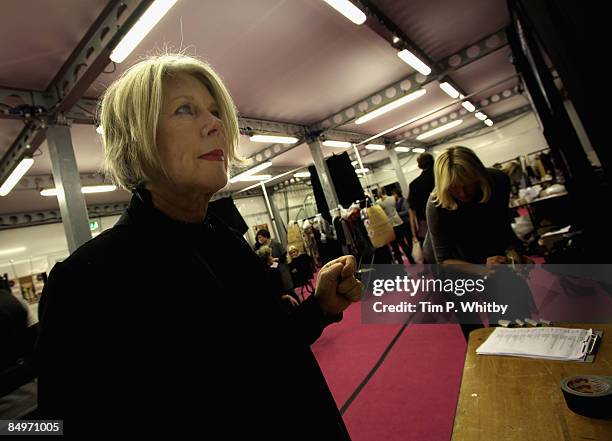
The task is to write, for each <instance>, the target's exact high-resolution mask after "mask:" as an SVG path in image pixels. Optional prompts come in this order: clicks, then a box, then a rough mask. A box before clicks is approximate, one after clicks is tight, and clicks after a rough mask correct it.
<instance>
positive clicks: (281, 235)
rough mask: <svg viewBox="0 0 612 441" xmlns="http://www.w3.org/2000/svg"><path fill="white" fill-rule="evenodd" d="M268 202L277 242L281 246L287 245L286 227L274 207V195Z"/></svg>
mask: <svg viewBox="0 0 612 441" xmlns="http://www.w3.org/2000/svg"><path fill="white" fill-rule="evenodd" d="M264 187H265V185H264ZM285 194H286V193H285ZM269 202H270V209H271V210H272V213H274V226H275V228H276V233H277V234H278V236H277V238H278V241H279V242H280V243H282V244H283V245H287V227H286V226H285V224H284V223H283V218H282V217H281V215H280V211H278V208H277V207H276V202H275V201H274V193H272V196H271V197H270V198H269ZM288 211H289V208H287V212H288Z"/></svg>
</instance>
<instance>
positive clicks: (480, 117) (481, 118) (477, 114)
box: [474, 112, 488, 121]
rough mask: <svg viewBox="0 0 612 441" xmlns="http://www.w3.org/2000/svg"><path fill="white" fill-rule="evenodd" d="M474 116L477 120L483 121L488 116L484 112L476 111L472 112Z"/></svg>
mask: <svg viewBox="0 0 612 441" xmlns="http://www.w3.org/2000/svg"><path fill="white" fill-rule="evenodd" d="M474 116H475V117H476V118H478V119H479V120H481V121H484V120H485V119H487V118H488V116H487V115H485V114H484V113H482V112H476V113H475V114H474Z"/></svg>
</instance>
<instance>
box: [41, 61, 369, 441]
mask: <svg viewBox="0 0 612 441" xmlns="http://www.w3.org/2000/svg"><path fill="white" fill-rule="evenodd" d="M99 120H100V127H102V128H103V130H102V135H101V136H102V145H103V146H104V160H105V168H106V171H107V173H108V174H110V176H111V177H112V179H113V181H114V182H115V183H117V184H118V185H120V186H121V187H122V188H124V189H126V190H129V191H131V192H132V193H133V196H132V199H131V201H130V204H129V206H128V208H127V209H126V211H125V212H124V213H123V215H122V216H121V218H120V220H119V221H118V222H117V224H115V226H113V228H110V229H108V230H106V231H104V232H103V233H101V234H100V235H98V236H97V237H95V238H94V239H92V240H90V241H88V242H87V243H85V244H84V245H82V246H81V247H79V248H78V249H77V250H76V251H74V252H73V253H72V254H71V255H70V256H69V257H68V258H67V259H65V260H64V261H62V262H59V263H57V264H55V266H54V267H53V270H52V271H51V273H50V274H49V278H48V280H47V284H46V285H45V288H44V291H43V294H42V298H41V300H40V332H39V336H38V340H37V345H36V356H35V360H36V366H37V369H38V406H39V407H38V410H39V417H40V419H62V420H64V423H65V425H66V431H68V429H70V433H72V434H74V435H77V437H79V436H80V437H81V438H83V437H86V436H87V435H88V434H91V432H92V428H94V427H95V430H96V433H97V434H98V435H101V436H103V437H108V436H110V433H112V432H116V426H115V425H113V424H100V422H101V418H102V417H104V416H107V417H112V418H113V420H114V421H128V420H130V419H133V418H134V416H135V413H136V412H137V413H138V414H142V415H146V420H147V421H148V422H152V423H151V424H139V425H132V426H130V427H127V426H125V425H124V426H123V427H122V429H126V428H127V429H128V432H127V433H130V434H134V433H136V432H138V433H139V435H140V436H143V434H144V436H148V435H152V434H153V433H155V435H156V436H162V437H164V436H170V433H172V436H173V437H175V438H182V437H187V433H191V432H193V427H192V426H191V425H187V426H188V427H178V426H180V425H177V424H176V422H177V421H179V420H182V421H190V422H196V421H197V422H198V423H200V424H202V425H204V426H205V427H206V431H209V432H210V433H215V434H216V435H215V436H216V437H217V438H219V439H291V440H318V439H321V440H324V439H325V440H342V441H348V440H350V436H349V434H348V432H347V430H346V428H345V426H344V423H343V422H342V417H341V415H340V412H339V411H338V408H337V406H336V404H335V402H334V398H333V396H332V394H331V392H330V390H329V388H328V387H327V384H326V383H325V379H324V376H323V373H322V372H321V369H320V367H319V365H318V363H317V360H316V358H315V357H314V354H313V353H312V351H311V349H310V345H311V344H313V343H314V341H315V340H317V338H319V336H320V335H321V333H322V332H323V329H324V328H325V327H326V326H327V325H329V324H331V323H334V322H338V321H339V320H341V319H342V312H343V311H344V310H345V309H346V308H348V307H349V305H350V304H351V303H353V302H356V301H358V300H359V299H360V298H361V293H362V285H361V282H359V281H358V280H357V279H356V277H355V271H356V261H355V258H354V257H353V256H343V257H340V258H338V259H335V260H332V261H330V262H329V263H327V264H326V265H325V266H323V268H321V270H320V272H319V275H318V282H317V288H316V291H315V294H314V295H312V296H310V297H309V298H308V299H306V301H304V302H303V303H302V304H300V306H298V307H297V308H294V309H293V311H292V312H291V313H289V314H288V313H287V312H286V310H285V309H284V307H283V304H282V302H281V301H280V300H279V298H278V296H277V295H276V294H275V293H273V292H270V291H269V288H268V286H267V285H266V284H265V283H264V282H265V279H266V273H265V267H264V265H262V264H261V262H260V260H259V258H258V257H257V255H256V254H255V253H254V252H253V250H252V248H251V247H250V246H249V244H248V243H247V242H246V241H245V240H244V238H243V237H242V235H241V234H240V233H238V232H236V231H235V230H233V229H232V228H230V227H228V226H227V225H226V224H225V222H223V221H222V220H221V219H220V218H219V217H217V216H215V215H214V214H212V213H210V212H209V210H208V203H209V201H210V200H211V199H212V198H213V196H214V195H215V193H216V192H218V191H219V190H221V189H222V188H224V187H225V186H226V185H227V182H228V175H229V170H230V168H231V167H232V166H233V165H235V164H241V163H242V161H241V158H240V156H239V154H238V142H239V138H240V130H239V126H238V119H237V112H236V108H235V106H234V104H233V100H232V98H231V96H230V95H229V93H228V91H227V88H226V87H225V86H224V85H223V83H222V81H221V79H220V78H219V76H218V74H216V73H215V72H214V70H213V69H212V68H211V67H210V66H209V65H207V64H206V63H204V62H203V61H201V60H198V59H196V58H193V57H189V56H186V55H182V54H165V55H161V56H152V57H148V58H146V59H144V60H140V61H138V62H137V63H136V64H135V65H133V66H131V67H130V68H128V69H127V70H125V71H124V72H123V74H122V75H121V76H120V77H119V78H118V79H117V80H116V81H115V82H114V83H113V84H111V85H110V86H109V87H108V88H107V89H106V91H105V93H104V96H103V97H102V100H101V105H100V110H99ZM288 385H290V387H288ZM204 408H206V411H203V409H204ZM313 409H315V410H316V412H313ZM102 434H103V435H102ZM162 434H163V435H162Z"/></svg>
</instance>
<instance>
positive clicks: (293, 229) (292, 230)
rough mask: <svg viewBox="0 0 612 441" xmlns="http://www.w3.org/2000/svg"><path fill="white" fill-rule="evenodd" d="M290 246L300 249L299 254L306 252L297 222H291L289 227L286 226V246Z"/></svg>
mask: <svg viewBox="0 0 612 441" xmlns="http://www.w3.org/2000/svg"><path fill="white" fill-rule="evenodd" d="M291 246H294V247H296V248H297V249H298V250H299V251H300V254H302V253H305V252H306V246H305V245H304V238H303V237H302V230H301V229H300V227H299V226H298V225H297V224H291V225H289V228H287V248H289V247H291Z"/></svg>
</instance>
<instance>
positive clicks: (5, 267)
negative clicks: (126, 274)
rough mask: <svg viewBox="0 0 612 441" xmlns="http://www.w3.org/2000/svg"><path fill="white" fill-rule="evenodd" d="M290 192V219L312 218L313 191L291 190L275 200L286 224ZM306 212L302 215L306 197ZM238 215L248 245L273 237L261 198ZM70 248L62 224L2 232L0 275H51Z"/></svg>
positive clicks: (107, 222)
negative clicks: (259, 231)
mask: <svg viewBox="0 0 612 441" xmlns="http://www.w3.org/2000/svg"><path fill="white" fill-rule="evenodd" d="M285 192H287V194H288V200H289V219H290V220H295V219H296V216H298V215H299V217H300V218H303V217H306V216H312V215H314V214H315V212H316V206H315V205H314V197H313V196H312V189H310V188H308V189H307V188H306V187H302V188H299V189H298V188H296V187H289V189H282V190H279V191H278V192H276V193H275V194H274V195H273V196H272V197H273V198H274V202H275V203H276V207H277V208H278V210H279V212H280V215H281V219H282V221H283V223H286V220H287V208H286V204H285V197H284V193H285ZM309 194H310V195H311V196H310V198H308V201H307V204H306V212H304V210H301V211H300V208H302V206H303V202H304V199H305V198H306V196H307V195H309ZM235 203H236V207H237V208H238V211H240V213H241V214H242V216H243V217H244V220H245V222H246V223H247V225H248V226H249V231H248V232H247V234H245V238H246V239H247V240H248V242H249V243H251V244H253V243H255V231H254V230H253V228H252V227H253V226H254V225H260V224H268V226H269V227H270V228H271V230H270V233H271V234H272V235H273V236H274V229H273V228H272V222H271V221H270V217H269V216H268V211H267V209H266V205H265V202H264V199H263V197H262V196H253V197H249V198H242V199H236V200H235ZM91 220H97V221H98V222H99V224H100V228H99V230H96V231H94V232H93V236H94V237H95V236H96V235H98V234H99V233H101V232H102V231H104V230H106V229H108V228H111V227H112V226H113V225H114V224H115V223H116V222H117V220H119V216H107V217H102V218H95V219H91ZM68 254H69V253H68V244H67V242H66V236H65V234H64V226H63V224H62V223H55V224H47V225H37V226H32V227H23V228H13V229H9V230H0V274H4V273H7V274H8V275H9V278H11V279H13V278H15V277H23V276H27V275H29V274H35V273H41V272H47V273H48V272H49V271H50V270H51V268H52V267H53V265H55V263H56V262H57V261H58V260H63V259H65V258H66V257H68Z"/></svg>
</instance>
